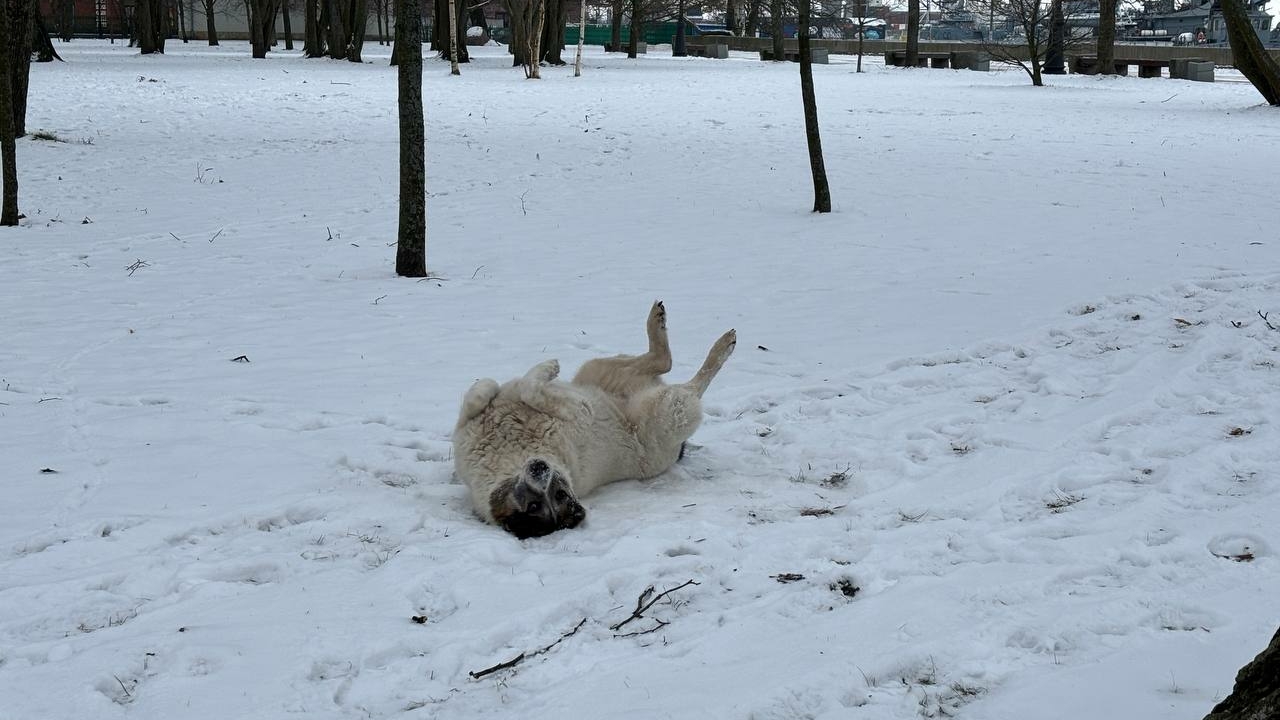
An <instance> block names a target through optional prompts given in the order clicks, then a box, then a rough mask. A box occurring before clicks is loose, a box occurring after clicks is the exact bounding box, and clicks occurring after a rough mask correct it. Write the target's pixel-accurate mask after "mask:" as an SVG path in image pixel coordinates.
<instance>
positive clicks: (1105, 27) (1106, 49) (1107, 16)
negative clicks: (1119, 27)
mask: <svg viewBox="0 0 1280 720" xmlns="http://www.w3.org/2000/svg"><path fill="white" fill-rule="evenodd" d="M1116 4H1117V0H1099V1H1098V51H1097V54H1098V64H1096V65H1094V66H1093V72H1095V73H1101V74H1103V75H1113V74H1115V71H1116V65H1115V57H1116Z"/></svg>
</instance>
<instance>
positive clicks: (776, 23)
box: [769, 0, 786, 61]
mask: <svg viewBox="0 0 1280 720" xmlns="http://www.w3.org/2000/svg"><path fill="white" fill-rule="evenodd" d="M782 7H783V3H782V0H769V37H770V39H771V40H772V41H773V42H772V43H770V44H771V46H772V49H773V59H774V60H777V61H782V60H785V59H786V57H785V54H784V53H783V48H784V44H783V42H782Z"/></svg>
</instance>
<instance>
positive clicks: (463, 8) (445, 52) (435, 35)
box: [431, 0, 471, 63]
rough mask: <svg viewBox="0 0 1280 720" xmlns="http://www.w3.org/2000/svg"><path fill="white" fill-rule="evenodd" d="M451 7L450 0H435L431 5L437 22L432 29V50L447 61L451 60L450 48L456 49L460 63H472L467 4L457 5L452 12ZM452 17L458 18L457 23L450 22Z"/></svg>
mask: <svg viewBox="0 0 1280 720" xmlns="http://www.w3.org/2000/svg"><path fill="white" fill-rule="evenodd" d="M449 7H450V3H449V0H435V2H433V3H432V5H431V8H432V12H434V13H435V22H434V24H433V25H432V28H431V31H432V35H431V48H432V49H433V50H435V51H436V53H437V55H438V56H439V57H440V58H442V59H445V60H448V59H449V50H450V48H456V49H457V51H458V62H460V63H465V62H470V61H471V57H470V56H469V55H468V54H467V24H466V13H467V4H466V3H465V2H462V3H456V4H455V5H454V10H453V11H452V12H450V10H449ZM450 15H453V16H454V17H456V18H457V20H456V22H455V21H450V20H449V17H450ZM450 33H452V34H453V38H454V39H453V40H452V41H450V40H449V35H450Z"/></svg>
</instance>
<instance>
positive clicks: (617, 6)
mask: <svg viewBox="0 0 1280 720" xmlns="http://www.w3.org/2000/svg"><path fill="white" fill-rule="evenodd" d="M622 2H623V0H613V4H612V5H610V8H609V9H610V10H611V11H612V12H610V13H609V52H618V50H619V48H621V47H622Z"/></svg>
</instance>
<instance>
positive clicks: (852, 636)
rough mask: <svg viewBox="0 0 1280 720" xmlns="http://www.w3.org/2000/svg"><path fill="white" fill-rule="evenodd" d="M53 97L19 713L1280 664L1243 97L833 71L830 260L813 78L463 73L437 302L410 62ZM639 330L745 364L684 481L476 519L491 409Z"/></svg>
mask: <svg viewBox="0 0 1280 720" xmlns="http://www.w3.org/2000/svg"><path fill="white" fill-rule="evenodd" d="M59 52H61V53H62V55H63V56H64V57H65V58H67V60H68V62H67V63H66V64H65V65H61V64H52V65H36V66H34V67H33V77H32V82H31V86H32V89H31V108H30V116H29V122H28V126H29V128H30V129H31V130H41V129H42V130H47V131H50V132H53V133H55V134H56V135H57V136H59V137H61V138H63V139H64V140H66V141H67V142H63V143H53V142H47V141H35V140H29V139H24V140H22V141H20V142H19V158H18V159H19V169H20V172H21V183H22V184H21V197H22V207H23V210H24V211H25V212H26V213H27V215H28V219H27V220H26V221H25V224H24V227H23V228H21V229H6V230H4V231H3V233H0V239H2V241H0V303H2V305H0V307H3V312H0V337H3V338H4V341H3V343H0V477H3V478H4V495H3V498H4V499H3V502H0V717H4V718H8V717H12V718H74V717H95V718H122V717H128V716H138V717H182V718H189V719H192V720H199V719H201V718H219V719H223V718H242V717H245V718H247V717H254V718H275V717H288V716H296V715H304V716H306V717H308V718H346V717H374V718H383V717H407V718H435V717H440V718H478V717H508V716H520V717H528V718H552V717H564V716H565V713H570V714H571V715H570V716H579V717H600V718H656V717H671V718H731V717H732V718H757V719H767V718H768V719H772V718H778V719H781V718H824V719H830V718H857V717H866V718H914V717H920V716H924V717H938V716H943V715H950V716H957V717H969V718H982V719H984V720H991V719H1000V718H1010V719H1012V718H1080V717H1126V718H1131V719H1142V718H1152V719H1154V718H1198V717H1202V716H1203V715H1204V714H1205V713H1206V712H1207V711H1208V710H1209V708H1210V707H1211V706H1212V704H1213V703H1214V702H1215V701H1216V700H1218V699H1220V698H1221V697H1223V696H1224V695H1225V694H1226V693H1227V692H1228V691H1229V689H1230V685H1231V681H1232V678H1233V676H1234V674H1235V671H1236V669H1238V667H1239V666H1240V665H1241V664H1243V663H1244V662H1245V661H1246V660H1247V659H1249V658H1251V657H1252V656H1253V655H1254V654H1255V653H1256V652H1258V651H1259V650H1260V649H1261V648H1262V646H1263V645H1264V644H1265V642H1266V640H1267V638H1269V637H1270V635H1271V633H1272V632H1274V630H1275V627H1276V625H1277V621H1278V620H1280V617H1278V614H1277V606H1276V604H1275V598H1276V597H1277V596H1278V595H1280V565H1278V564H1277V559H1276V555H1275V551H1276V548H1277V547H1280V538H1278V537H1277V533H1276V530H1275V527H1276V523H1275V518H1276V517H1277V513H1278V512H1280V494H1277V491H1276V490H1277V480H1278V478H1277V476H1276V468H1277V467H1278V466H1280V442H1277V420H1280V368H1278V367H1277V364H1278V363H1280V349H1278V346H1280V331H1276V330H1273V329H1270V328H1268V327H1267V324H1266V321H1264V319H1263V318H1262V317H1260V316H1259V314H1258V313H1259V311H1261V312H1263V313H1271V315H1270V316H1269V317H1270V318H1271V324H1272V325H1280V322H1277V320H1278V319H1280V265H1278V261H1280V237H1277V231H1276V224H1275V218H1274V216H1273V215H1272V209H1273V208H1274V205H1275V200H1276V198H1275V188H1276V186H1275V183H1274V175H1275V168H1276V166H1277V157H1278V155H1280V142H1278V141H1280V118H1278V117H1277V115H1276V114H1275V112H1274V111H1273V110H1271V109H1268V108H1265V107H1263V106H1261V105H1260V104H1259V103H1260V98H1259V96H1258V95H1257V93H1256V92H1255V91H1254V90H1253V89H1252V87H1250V86H1249V85H1247V84H1244V83H1232V82H1221V83H1215V84H1201V83H1191V82H1185V81H1179V80H1169V79H1161V80H1154V79H1138V78H1089V77H1058V78H1050V79H1049V82H1050V83H1051V86H1050V87H1046V88H1032V87H1030V86H1029V84H1028V82H1027V79H1026V76H1025V75H1024V74H1022V73H1021V72H1020V71H1003V72H993V73H972V72H967V71H966V72H956V71H942V70H936V71H935V70H930V71H924V70H920V71H916V70H901V69H897V70H892V69H890V70H886V69H885V68H884V67H883V66H882V64H880V63H879V62H878V61H875V60H872V59H869V60H868V62H867V69H868V72H867V73H864V74H855V73H854V72H853V66H852V65H851V64H850V63H851V62H852V58H846V57H840V58H835V59H834V62H833V64H831V65H829V66H815V68H814V71H815V75H816V79H817V89H818V101H819V107H820V109H821V113H822V115H821V119H822V132H823V144H824V149H825V152H826V162H827V168H828V172H829V173H830V178H831V186H832V189H833V193H834V205H835V210H836V211H835V212H834V213H831V214H829V215H823V216H818V215H813V214H810V213H809V212H808V208H809V206H810V204H811V194H810V187H809V185H808V182H809V180H808V166H807V162H806V161H807V156H806V153H805V149H804V145H803V138H802V135H801V132H802V130H801V129H802V127H803V125H802V116H801V113H800V107H799V93H798V83H797V82H796V71H795V66H794V65H790V64H782V65H775V64H767V63H760V62H758V61H756V60H753V59H752V58H751V57H750V56H749V55H747V54H739V53H735V54H734V57H733V58H731V59H730V60H728V61H716V60H707V59H696V58H689V59H673V58H669V57H664V56H663V53H661V52H659V51H655V52H651V53H649V54H648V55H647V56H645V57H642V58H640V59H638V60H635V61H627V60H625V59H623V58H619V57H615V56H606V55H604V54H603V53H601V52H600V51H599V49H598V48H591V47H589V48H588V49H587V58H586V61H587V62H586V67H585V68H584V73H583V76H582V77H581V78H573V77H572V68H571V67H567V68H546V69H544V78H545V79H544V80H542V81H540V82H531V81H526V80H524V79H523V74H522V73H520V72H519V69H518V68H516V69H513V68H511V67H510V66H509V64H510V63H509V60H508V56H506V55H505V54H504V53H503V51H502V49H501V48H493V49H489V48H484V49H477V48H472V49H471V52H472V55H473V57H475V58H476V61H475V62H473V63H471V64H469V65H466V66H464V67H463V74H462V76H460V77H456V78H451V77H449V76H448V74H447V72H448V70H447V65H445V64H441V63H438V62H435V61H430V62H428V64H427V89H426V98H427V100H426V104H427V114H428V149H427V153H428V162H429V165H430V168H429V179H428V190H429V192H430V198H429V201H428V226H429V231H428V232H429V238H428V266H429V267H430V268H431V270H432V271H433V273H435V274H436V275H437V276H438V277H437V278H436V279H433V280H429V281H417V282H415V281H411V280H404V279H398V278H395V277H394V275H393V272H392V261H393V255H394V252H393V248H391V247H389V243H391V242H392V241H393V240H394V237H395V222H396V181H397V166H396V162H397V160H396V158H397V150H396V109H395V75H394V71H393V70H391V69H389V68H387V67H386V63H385V60H386V58H387V50H386V49H385V48H380V47H378V46H376V45H375V46H369V45H366V47H365V56H366V58H367V59H370V60H372V61H373V62H372V63H369V64H364V65H356V64H351V63H346V62H330V61H315V60H313V61H306V60H302V59H301V58H300V57H299V56H298V55H297V53H285V52H280V53H273V54H272V55H273V56H272V57H271V58H269V59H268V60H266V61H254V60H251V59H250V58H249V57H248V48H247V47H246V46H245V45H243V44H239V43H228V44H226V45H224V46H223V47H221V48H214V49H210V48H206V47H203V46H198V45H195V44H191V45H183V44H181V43H171V44H170V45H169V54H168V55H166V56H165V57H140V56H138V55H136V54H134V53H133V51H130V50H129V49H127V48H125V47H122V46H121V45H114V46H112V45H109V44H106V43H99V42H93V41H81V40H77V41H75V42H73V43H71V44H67V45H63V46H60V47H59ZM139 261H142V262H141V263H139ZM130 267H132V268H133V269H132V270H129V269H128V268H130ZM655 298H661V299H663V300H665V301H666V305H667V308H668V311H669V313H670V329H671V336H672V345H673V350H674V353H675V369H674V370H673V371H672V373H671V377H672V378H674V379H676V380H680V379H683V378H684V377H687V376H688V375H690V374H691V373H692V372H693V371H694V370H695V369H696V368H697V366H698V364H699V363H700V362H701V360H702V357H703V355H704V354H705V351H706V349H707V347H708V346H709V345H710V343H711V342H712V340H714V338H715V337H716V336H718V335H719V334H720V333H721V332H723V331H724V330H725V329H727V328H729V327H736V328H737V330H738V333H739V339H740V342H739V344H738V350H737V353H736V355H735V356H734V357H733V358H732V359H731V360H730V362H729V363H728V365H727V366H726V368H725V370H724V371H723V372H722V373H721V374H720V376H719V377H718V378H717V379H716V381H715V383H713V385H712V387H711V390H710V391H709V392H708V395H707V398H706V406H707V414H708V416H707V418H706V421H705V423H704V425H703V427H702V429H701V430H699V432H698V434H697V435H695V436H694V439H693V443H694V445H693V446H692V447H691V449H690V450H691V451H690V453H689V454H688V456H687V457H686V459H685V460H684V461H682V462H681V463H680V464H679V465H677V467H676V468H675V469H674V470H673V471H671V472H669V473H667V474H666V475H664V476H662V477H660V478H657V479H654V480H652V481H648V482H642V483H640V482H631V483H621V484H618V485H615V486H611V487H609V488H606V489H605V490H603V491H602V492H599V493H597V494H596V495H593V496H591V497H589V498H587V499H586V502H585V504H586V505H587V507H588V512H589V518H588V521H587V523H586V524H585V525H584V526H583V527H582V528H580V529H577V530H574V531H569V532H561V533H557V534H554V535H551V536H548V537H546V538H541V539H534V540H529V541H525V542H520V541H517V540H515V539H513V538H511V537H509V536H507V535H505V534H503V533H502V532H500V531H498V530H496V529H494V528H492V527H488V526H485V525H483V524H481V523H479V522H478V521H477V520H476V519H475V518H474V517H473V515H472V514H471V512H470V509H469V507H468V505H467V499H466V495H465V493H464V492H463V489H462V488H461V487H460V486H459V485H457V484H456V483H454V482H453V481H452V479H451V475H452V465H451V455H450V444H449V434H450V432H451V430H452V426H453V422H454V419H455V414H456V411H457V404H458V401H459V399H460V398H461V395H462V392H463V391H464V390H465V389H466V388H467V387H468V386H469V385H470V383H471V382H472V381H473V380H474V379H475V378H477V377H482V376H490V377H494V378H497V379H499V380H505V379H507V378H510V377H512V376H514V375H516V374H518V373H522V372H523V371H524V370H525V369H527V368H528V367H530V366H532V365H533V364H535V363H536V362H538V361H541V360H543V359H546V358H550V357H558V358H559V359H560V360H561V361H562V363H563V364H564V366H565V369H566V374H568V373H571V372H572V370H573V369H574V368H576V366H577V365H578V364H579V363H580V362H582V361H583V360H585V359H588V358H591V357H594V356H598V355H602V354H613V353H617V352H629V351H636V350H639V349H642V348H643V343H644V334H643V323H644V318H645V315H646V313H647V311H648V308H649V304H650V303H651V302H652V300H654V299H655ZM241 356H243V357H244V359H245V361H239V362H233V361H232V360H233V358H239V357H241ZM45 469H48V470H50V471H52V472H44V470H45ZM1246 554H1247V555H1251V556H1252V557H1253V559H1252V560H1251V561H1250V560H1246V559H1244V556H1245V555H1246ZM1233 558H1239V560H1240V561H1236V560H1235V559H1233ZM787 573H791V574H794V575H800V576H803V578H802V579H795V580H793V581H791V582H785V583H784V582H780V579H779V578H775V576H782V575H785V574H787ZM781 579H787V578H786V577H783V578H781ZM687 580H694V581H696V582H697V583H698V584H697V585H688V586H686V587H683V588H681V589H679V590H677V591H675V592H672V593H671V594H670V595H669V596H667V597H666V598H664V600H663V601H662V602H659V603H657V604H656V605H654V607H653V608H652V609H651V610H650V611H649V612H648V613H646V617H645V619H643V620H639V621H635V622H632V623H630V624H629V625H628V626H626V627H625V628H623V629H622V630H620V631H617V632H615V631H613V630H611V629H610V626H612V625H614V624H616V623H618V622H620V621H621V620H623V619H625V618H626V617H627V616H628V615H629V614H630V613H631V611H632V609H633V608H635V607H636V602H637V598H638V597H640V596H641V594H642V593H643V592H644V591H645V589H646V588H648V587H649V586H653V587H654V588H655V592H656V593H660V592H663V591H664V590H667V589H670V588H674V587H676V586H679V585H681V584H682V583H685V582H686V581H687ZM842 587H843V590H842ZM854 588H856V589H857V590H856V592H854V590H853V589H854ZM846 592H853V596H852V597H849V596H848V595H847V594H846ZM413 616H419V617H420V618H425V622H423V623H415V622H413V621H412V620H411V618H412V617H413ZM584 618H585V619H586V622H585V624H583V625H582V627H581V628H580V629H579V631H578V632H577V633H575V634H573V635H572V636H570V637H567V638H565V639H564V640H563V641H562V642H560V643H559V644H558V645H556V646H555V647H553V648H551V649H550V650H548V651H547V652H545V653H542V654H540V655H536V656H529V657H526V659H525V660H524V661H523V662H521V663H519V664H518V665H517V666H516V667H515V668H514V669H510V670H503V671H499V672H496V673H493V674H491V675H488V676H486V677H483V678H481V679H478V680H477V679H472V677H471V676H470V675H469V672H472V671H479V670H481V669H483V668H487V667H490V666H492V665H495V664H497V663H500V662H503V661H507V660H510V659H512V658H513V657H515V656H517V655H518V654H520V653H532V652H533V651H536V650H538V649H540V648H544V647H547V646H548V645H551V644H552V643H554V642H555V641H556V640H557V639H559V638H561V636H562V635H563V634H565V633H567V632H568V631H570V630H571V629H573V628H574V627H575V625H576V624H577V623H579V621H581V620H582V619H584ZM657 621H661V622H664V623H667V624H666V625H665V626H659V625H658V622H657ZM651 628H656V629H655V630H654V632H651V633H646V634H641V635H636V636H632V637H616V635H619V634H625V633H627V632H631V631H635V632H639V631H646V630H649V629H651Z"/></svg>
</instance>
